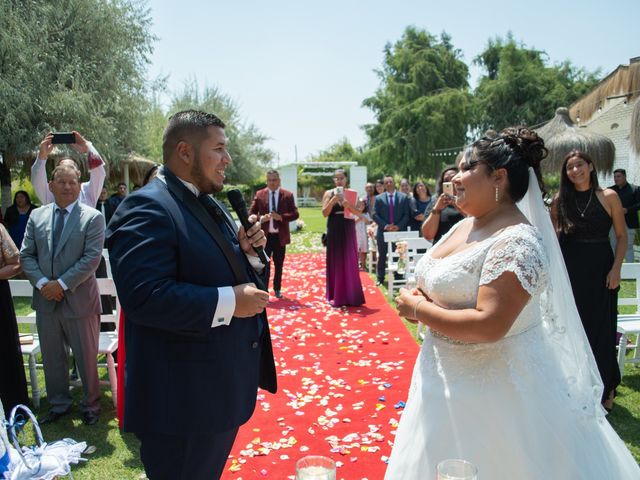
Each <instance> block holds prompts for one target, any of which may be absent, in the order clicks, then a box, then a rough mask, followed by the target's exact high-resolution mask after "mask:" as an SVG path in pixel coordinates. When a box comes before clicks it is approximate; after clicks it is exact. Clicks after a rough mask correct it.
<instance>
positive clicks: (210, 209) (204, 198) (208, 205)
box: [198, 193, 237, 243]
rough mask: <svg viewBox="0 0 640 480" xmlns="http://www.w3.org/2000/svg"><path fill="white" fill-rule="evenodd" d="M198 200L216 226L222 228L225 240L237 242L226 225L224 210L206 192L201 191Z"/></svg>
mask: <svg viewBox="0 0 640 480" xmlns="http://www.w3.org/2000/svg"><path fill="white" fill-rule="evenodd" d="M198 201H199V202H200V203H201V204H202V206H203V207H204V208H205V210H206V211H207V213H208V214H209V215H210V216H211V218H213V220H214V221H215V222H216V223H217V224H218V227H220V230H222V233H223V234H224V236H225V237H226V238H227V240H229V241H230V242H231V243H235V242H237V239H236V238H235V235H233V234H232V233H231V229H230V228H229V225H227V221H226V219H225V214H224V212H223V211H222V209H221V208H220V207H219V206H218V205H216V202H214V200H213V198H211V197H210V196H209V195H207V194H206V193H203V194H201V195H199V196H198Z"/></svg>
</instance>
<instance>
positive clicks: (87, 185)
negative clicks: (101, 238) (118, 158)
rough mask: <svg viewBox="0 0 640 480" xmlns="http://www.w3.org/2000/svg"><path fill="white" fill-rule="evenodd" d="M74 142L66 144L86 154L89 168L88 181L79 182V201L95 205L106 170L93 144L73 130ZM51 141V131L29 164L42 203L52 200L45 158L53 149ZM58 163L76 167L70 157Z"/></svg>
mask: <svg viewBox="0 0 640 480" xmlns="http://www.w3.org/2000/svg"><path fill="white" fill-rule="evenodd" d="M73 135H74V139H75V143H70V144H68V145H69V147H70V148H71V149H72V150H75V151H76V152H78V153H82V154H85V153H86V154H87V168H88V169H89V181H88V182H83V183H82V184H80V196H79V199H80V203H84V204H85V205H88V206H89V207H92V208H93V207H95V205H96V203H97V202H98V198H99V197H100V192H101V191H102V187H103V185H104V179H105V178H106V177H107V171H106V170H105V168H104V165H105V163H104V160H103V159H102V157H101V156H100V154H99V153H98V151H97V150H96V148H95V147H94V146H93V144H92V143H91V142H90V141H88V140H86V139H85V138H84V137H83V136H82V135H80V133H78V132H76V131H75V130H74V131H73ZM52 142H53V133H48V134H47V135H45V137H44V139H42V142H40V149H39V150H38V158H36V161H35V162H33V165H32V166H31V183H32V184H33V189H34V190H35V192H36V195H37V196H38V198H39V199H40V202H42V205H47V204H49V203H51V202H53V194H52V193H51V191H50V190H49V184H48V182H47V170H46V164H47V158H48V157H49V155H50V154H51V152H52V151H53V149H54V147H55V145H54V144H53V143H52ZM59 164H63V165H64V164H66V165H69V166H72V167H75V168H78V165H77V164H76V162H75V160H73V159H71V158H63V159H62V160H60V162H59Z"/></svg>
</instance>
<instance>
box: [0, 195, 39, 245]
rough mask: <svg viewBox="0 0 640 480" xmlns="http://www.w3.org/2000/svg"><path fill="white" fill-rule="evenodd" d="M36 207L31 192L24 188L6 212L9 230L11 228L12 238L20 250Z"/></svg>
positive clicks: (5, 219)
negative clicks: (30, 216) (28, 222)
mask: <svg viewBox="0 0 640 480" xmlns="http://www.w3.org/2000/svg"><path fill="white" fill-rule="evenodd" d="M34 208H36V207H35V206H34V205H33V204H32V203H31V198H30V197H29V194H28V193H27V192H25V191H24V190H18V191H17V192H16V193H15V195H14V196H13V204H11V206H10V207H9V208H7V211H6V212H5V215H4V223H5V225H6V226H7V230H9V235H11V240H13V243H15V244H16V247H18V250H19V249H20V247H21V246H22V239H23V238H24V231H25V229H26V228H27V221H28V220H29V215H31V211H32V210H33V209H34Z"/></svg>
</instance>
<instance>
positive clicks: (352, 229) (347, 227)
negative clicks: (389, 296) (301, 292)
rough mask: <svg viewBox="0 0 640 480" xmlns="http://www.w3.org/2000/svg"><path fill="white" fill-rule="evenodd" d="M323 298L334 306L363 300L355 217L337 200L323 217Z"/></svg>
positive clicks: (358, 302) (360, 303) (355, 304)
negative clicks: (350, 217)
mask: <svg viewBox="0 0 640 480" xmlns="http://www.w3.org/2000/svg"><path fill="white" fill-rule="evenodd" d="M327 300H328V301H329V303H330V304H331V305H332V306H334V307H339V306H342V305H354V306H358V305H362V304H363V303H364V293H363V292H362V283H361V282H360V271H359V269H358V242H357V239H356V226H355V221H353V220H350V219H346V218H344V208H343V207H342V206H340V205H339V204H336V205H334V207H333V209H332V210H331V213H330V214H329V216H328V217H327Z"/></svg>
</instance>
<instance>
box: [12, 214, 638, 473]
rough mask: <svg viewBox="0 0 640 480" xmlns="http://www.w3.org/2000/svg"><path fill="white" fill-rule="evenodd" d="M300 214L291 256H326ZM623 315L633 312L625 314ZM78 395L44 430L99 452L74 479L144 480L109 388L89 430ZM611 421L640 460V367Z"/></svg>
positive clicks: (314, 220)
mask: <svg viewBox="0 0 640 480" xmlns="http://www.w3.org/2000/svg"><path fill="white" fill-rule="evenodd" d="M299 210H300V218H301V219H302V220H303V221H304V222H305V228H304V229H303V231H301V232H296V233H294V234H293V235H292V244H291V245H290V247H289V248H288V249H287V251H288V252H321V251H322V246H321V244H320V236H321V234H322V233H323V232H324V231H325V225H326V221H325V219H324V218H323V217H322V213H321V211H320V209H319V208H300V209H299ZM634 288H635V286H634V285H633V283H632V282H624V283H623V285H622V291H621V295H623V296H631V293H632V292H633V291H634ZM382 291H383V292H384V293H385V295H386V288H385V287H382ZM15 306H16V310H17V311H18V314H19V315H26V314H28V313H29V312H30V311H31V309H30V307H29V299H26V298H25V299H16V302H15ZM625 308H631V307H625ZM621 313H628V312H625V311H624V310H623V311H622V312H621ZM405 323H406V325H407V328H408V329H409V330H410V331H411V333H412V335H413V336H414V337H415V326H414V325H412V324H409V323H408V322H405ZM22 327H24V326H22ZM26 330H27V329H26V328H25V331H26ZM38 374H39V378H40V383H41V385H44V378H43V374H42V371H41V370H40V371H39V372H38ZM100 375H101V378H102V379H105V380H106V379H107V374H106V370H101V371H100ZM73 396H74V402H75V405H76V407H74V410H73V413H72V414H70V415H68V416H66V417H64V418H62V419H61V420H60V421H59V422H58V423H56V424H54V425H45V426H43V427H42V430H43V435H44V438H45V441H46V440H48V441H53V440H57V439H60V438H64V437H70V438H73V439H75V440H78V441H81V440H85V441H87V443H88V444H90V445H95V446H96V447H97V450H96V452H95V453H94V454H93V455H90V456H89V461H88V462H86V463H84V464H81V465H78V466H75V467H74V468H73V475H74V478H75V479H77V480H102V479H105V480H106V479H138V478H139V477H140V475H141V474H142V473H143V469H142V465H141V463H140V460H139V452H138V448H139V444H138V441H137V440H136V438H135V437H134V436H133V435H131V434H121V433H120V431H119V430H118V427H117V421H116V420H115V409H114V407H113V404H112V402H111V393H110V392H109V389H108V387H103V396H102V415H101V417H100V421H99V423H98V424H97V425H95V426H92V427H87V426H85V425H83V424H82V421H81V420H80V413H79V411H78V409H77V405H78V404H79V402H80V398H81V390H80V389H79V388H75V389H73ZM47 409H48V404H47V402H46V397H45V399H44V401H43V402H42V403H41V407H40V409H39V410H38V411H36V414H37V415H44V414H45V413H46V412H47ZM185 414H188V412H185ZM607 419H608V420H609V422H611V424H612V425H613V427H614V429H615V430H616V431H617V432H618V434H619V435H620V436H621V437H622V438H623V440H624V441H625V442H626V444H627V446H628V447H629V448H630V449H631V452H632V453H633V455H634V457H635V458H636V460H640V368H636V367H633V366H627V367H626V369H625V375H624V378H623V381H622V385H621V386H620V388H619V389H618V397H617V399H616V405H615V408H614V410H613V412H612V413H611V414H609V416H608V417H607ZM27 430H28V431H26V432H25V433H24V434H23V444H24V445H32V444H33V442H34V440H33V435H32V433H31V431H30V429H27Z"/></svg>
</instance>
